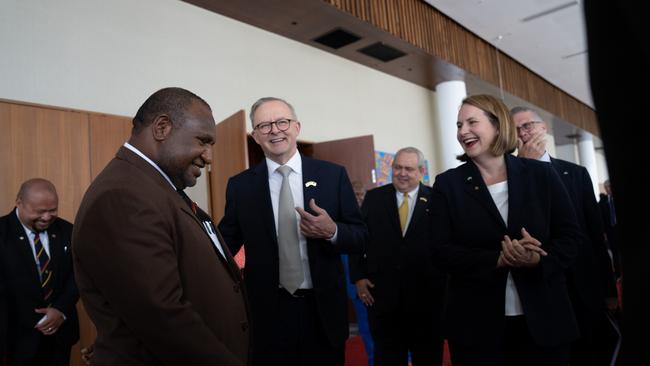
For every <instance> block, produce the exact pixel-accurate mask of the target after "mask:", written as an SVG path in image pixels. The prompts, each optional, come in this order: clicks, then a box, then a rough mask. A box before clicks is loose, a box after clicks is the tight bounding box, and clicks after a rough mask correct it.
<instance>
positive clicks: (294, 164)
mask: <svg viewBox="0 0 650 366" xmlns="http://www.w3.org/2000/svg"><path fill="white" fill-rule="evenodd" d="M284 165H286V166H288V167H289V168H291V170H293V171H294V172H296V173H297V174H302V158H301V157H300V153H298V151H296V153H295V154H293V156H292V157H291V159H289V161H287V163H286V164H284ZM266 167H267V169H268V171H269V177H270V176H271V175H272V174H273V173H275V171H276V170H277V169H278V168H279V167H280V164H278V163H276V162H275V161H273V160H271V159H269V158H266Z"/></svg>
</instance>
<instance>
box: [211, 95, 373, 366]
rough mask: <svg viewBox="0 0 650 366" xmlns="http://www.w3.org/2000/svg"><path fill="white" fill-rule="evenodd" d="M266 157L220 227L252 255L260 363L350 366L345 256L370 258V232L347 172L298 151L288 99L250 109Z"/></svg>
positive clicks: (232, 185) (233, 244)
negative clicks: (365, 252)
mask: <svg viewBox="0 0 650 366" xmlns="http://www.w3.org/2000/svg"><path fill="white" fill-rule="evenodd" d="M250 118H251V123H252V127H253V132H252V136H253V139H255V142H256V143H257V144H258V145H260V147H261V148H262V150H263V151H264V155H265V157H266V158H265V160H264V161H262V162H261V163H260V164H258V165H257V166H255V167H253V168H250V169H248V170H246V171H244V172H242V173H240V174H238V175H236V176H234V177H232V178H230V180H229V181H228V186H227V188H226V208H225V213H224V217H223V219H222V220H221V222H220V223H219V230H220V231H221V233H222V235H223V237H224V240H225V241H226V243H227V244H228V246H229V248H230V250H231V251H232V252H233V253H236V252H237V251H238V250H239V249H240V248H241V246H242V245H245V249H246V269H245V274H244V279H245V284H246V288H247V290H248V295H249V299H250V305H251V314H252V318H253V327H254V330H253V344H254V347H253V364H254V365H284V366H290V365H303V366H318V365H323V366H336V365H340V366H342V365H343V363H344V358H345V341H346V339H347V338H348V319H347V311H348V308H347V297H346V287H345V275H344V272H343V265H342V262H341V257H340V254H342V253H358V252H361V250H362V247H363V245H364V242H365V240H366V236H367V231H366V228H365V225H364V224H363V221H362V220H361V215H360V213H359V208H358V205H357V203H356V199H355V195H354V192H353V190H352V185H351V184H350V180H349V179H348V176H347V173H346V172H345V169H344V168H343V167H341V166H339V165H335V164H332V163H328V162H325V161H320V160H315V159H311V158H309V157H307V156H304V155H302V154H300V153H299V152H298V150H297V141H296V139H297V137H298V134H299V133H300V128H301V124H300V122H299V121H298V119H297V117H296V113H295V111H294V109H293V107H292V106H291V105H290V104H289V103H287V102H286V101H284V100H282V99H279V98H273V97H267V98H262V99H260V100H258V101H257V102H255V104H253V106H252V108H251V112H250Z"/></svg>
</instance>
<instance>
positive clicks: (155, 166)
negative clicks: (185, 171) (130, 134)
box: [124, 142, 176, 190]
mask: <svg viewBox="0 0 650 366" xmlns="http://www.w3.org/2000/svg"><path fill="white" fill-rule="evenodd" d="M124 147H126V148H127V149H129V150H131V151H133V152H134V153H136V154H137V155H138V156H139V157H141V158H142V159H144V161H146V162H147V163H149V164H151V166H153V167H154V168H156V170H157V171H158V172H159V173H160V174H161V175H162V176H163V178H165V180H166V181H167V182H169V184H170V185H171V186H172V188H174V190H176V186H174V183H172V180H171V179H169V177H168V176H167V174H165V172H163V171H162V169H160V167H159V166H158V165H156V163H154V162H153V160H151V159H149V158H148V157H147V156H146V155H145V154H143V153H142V152H141V151H140V150H138V149H137V148H136V147H135V146H133V145H131V144H129V143H128V142H125V143H124Z"/></svg>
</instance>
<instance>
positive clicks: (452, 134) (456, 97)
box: [432, 81, 467, 178]
mask: <svg viewBox="0 0 650 366" xmlns="http://www.w3.org/2000/svg"><path fill="white" fill-rule="evenodd" d="M466 96H467V89H466V88H465V82H464V81H445V82H442V83H440V84H438V85H437V86H436V92H435V94H434V97H433V99H434V103H435V110H436V118H437V121H436V122H437V128H436V133H437V135H436V136H434V141H435V144H436V146H435V147H434V151H436V152H437V155H438V156H437V159H436V160H437V161H438V170H439V171H438V172H433V173H434V174H433V175H434V176H435V175H436V174H438V173H441V172H444V171H445V170H447V169H450V168H455V167H457V166H458V165H459V164H460V161H459V160H457V159H456V156H458V155H460V154H462V153H463V149H462V148H461V147H460V144H459V143H458V140H456V130H457V129H456V121H457V119H458V110H459V109H460V103H461V102H462V101H463V99H465V97H466ZM432 178H433V177H432Z"/></svg>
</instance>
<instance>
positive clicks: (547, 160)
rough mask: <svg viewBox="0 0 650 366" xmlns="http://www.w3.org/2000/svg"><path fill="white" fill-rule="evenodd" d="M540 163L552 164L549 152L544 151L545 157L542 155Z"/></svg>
mask: <svg viewBox="0 0 650 366" xmlns="http://www.w3.org/2000/svg"><path fill="white" fill-rule="evenodd" d="M537 160H539V161H545V162H547V163H550V162H551V155H549V154H548V151H544V155H542V156H541V157H540V158H539V159H537Z"/></svg>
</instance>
